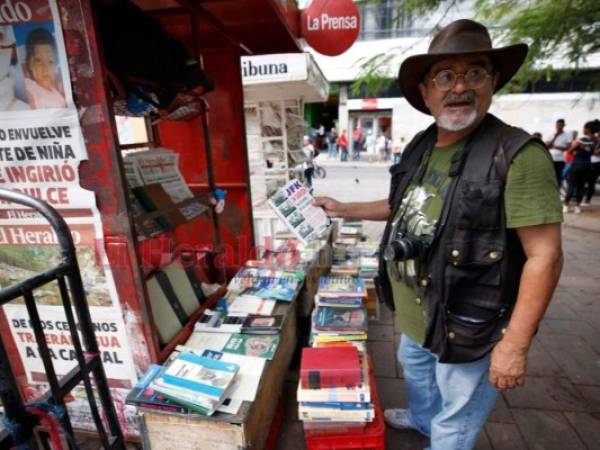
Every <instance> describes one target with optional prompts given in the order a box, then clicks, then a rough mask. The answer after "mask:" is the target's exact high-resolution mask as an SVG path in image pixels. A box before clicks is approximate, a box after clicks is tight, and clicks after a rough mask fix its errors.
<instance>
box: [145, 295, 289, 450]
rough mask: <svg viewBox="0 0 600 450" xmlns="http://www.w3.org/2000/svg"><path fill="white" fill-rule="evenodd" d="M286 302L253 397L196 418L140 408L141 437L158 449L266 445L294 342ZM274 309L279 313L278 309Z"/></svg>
mask: <svg viewBox="0 0 600 450" xmlns="http://www.w3.org/2000/svg"><path fill="white" fill-rule="evenodd" d="M285 306H288V310H287V314H286V318H285V322H284V324H283V327H282V331H281V334H280V341H279V346H278V347H277V351H276V352H275V355H274V356H273V359H272V360H271V361H268V362H267V364H266V365H265V369H264V371H263V374H262V377H261V380H260V384H259V387H258V391H257V394H256V398H255V400H254V401H253V402H243V403H242V406H241V408H240V411H239V412H238V413H237V414H236V415H230V414H221V413H215V414H214V415H213V416H210V417H202V418H198V416H197V415H196V416H193V417H187V416H183V415H174V414H166V413H159V412H149V411H148V410H143V411H141V419H142V420H141V423H142V433H143V439H144V440H145V441H146V443H147V444H148V448H151V449H161V450H202V449H207V448H210V449H211V450H231V449H249V448H252V449H253V450H254V449H255V450H259V449H262V448H264V447H265V444H266V442H267V439H268V436H269V431H270V428H271V424H272V422H273V419H274V417H275V414H276V411H277V404H278V401H279V397H280V396H281V392H282V389H283V383H284V380H285V374H286V372H287V369H288V367H289V365H290V362H291V360H292V356H293V354H294V351H295V349H296V344H297V329H296V306H295V305H294V304H287V305H285ZM278 307H279V305H278ZM274 313H279V311H277V309H276V310H275V312H274Z"/></svg>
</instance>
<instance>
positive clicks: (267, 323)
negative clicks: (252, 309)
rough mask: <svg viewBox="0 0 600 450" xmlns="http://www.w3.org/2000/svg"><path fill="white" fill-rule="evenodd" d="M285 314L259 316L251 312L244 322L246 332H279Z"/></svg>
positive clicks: (243, 331) (243, 330)
mask: <svg viewBox="0 0 600 450" xmlns="http://www.w3.org/2000/svg"><path fill="white" fill-rule="evenodd" d="M283 319H284V316H283V315H281V314H278V315H275V316H258V315H254V314H251V315H249V316H247V317H246V320H244V323H243V324H242V333H244V334H279V333H280V332H281V326H282V325H283Z"/></svg>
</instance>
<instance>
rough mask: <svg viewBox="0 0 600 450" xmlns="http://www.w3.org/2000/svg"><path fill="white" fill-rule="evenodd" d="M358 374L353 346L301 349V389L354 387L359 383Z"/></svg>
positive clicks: (356, 358)
mask: <svg viewBox="0 0 600 450" xmlns="http://www.w3.org/2000/svg"><path fill="white" fill-rule="evenodd" d="M360 372H361V371H360V361H359V357H358V349H357V348H356V347H354V346H352V347H317V348H310V347H307V348H304V349H302V361H301V363H300V379H301V382H302V389H321V388H329V387H343V386H356V385H358V384H360V381H361V380H360Z"/></svg>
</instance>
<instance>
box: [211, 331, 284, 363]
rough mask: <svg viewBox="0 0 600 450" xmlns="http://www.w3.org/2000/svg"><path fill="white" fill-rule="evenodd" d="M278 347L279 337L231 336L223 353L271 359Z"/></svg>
mask: <svg viewBox="0 0 600 450" xmlns="http://www.w3.org/2000/svg"><path fill="white" fill-rule="evenodd" d="M278 345H279V336H258V335H252V334H233V335H232V336H231V338H229V341H228V342H227V344H225V347H223V352H225V353H234V354H237V355H246V356H257V357H259V358H265V359H273V355H274V354H275V351H276V350H277V346H278Z"/></svg>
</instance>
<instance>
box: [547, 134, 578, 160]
mask: <svg viewBox="0 0 600 450" xmlns="http://www.w3.org/2000/svg"><path fill="white" fill-rule="evenodd" d="M553 138H554V136H552V137H551V138H550V140H552V139H553ZM572 141H573V134H572V133H568V132H566V131H563V132H562V133H560V134H559V135H558V136H556V139H554V143H553V145H552V147H551V148H550V155H552V161H554V162H563V161H564V160H565V151H566V150H568V149H569V146H570V145H571V142H572ZM565 146H566V149H565V150H561V149H560V148H557V147H565Z"/></svg>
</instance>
